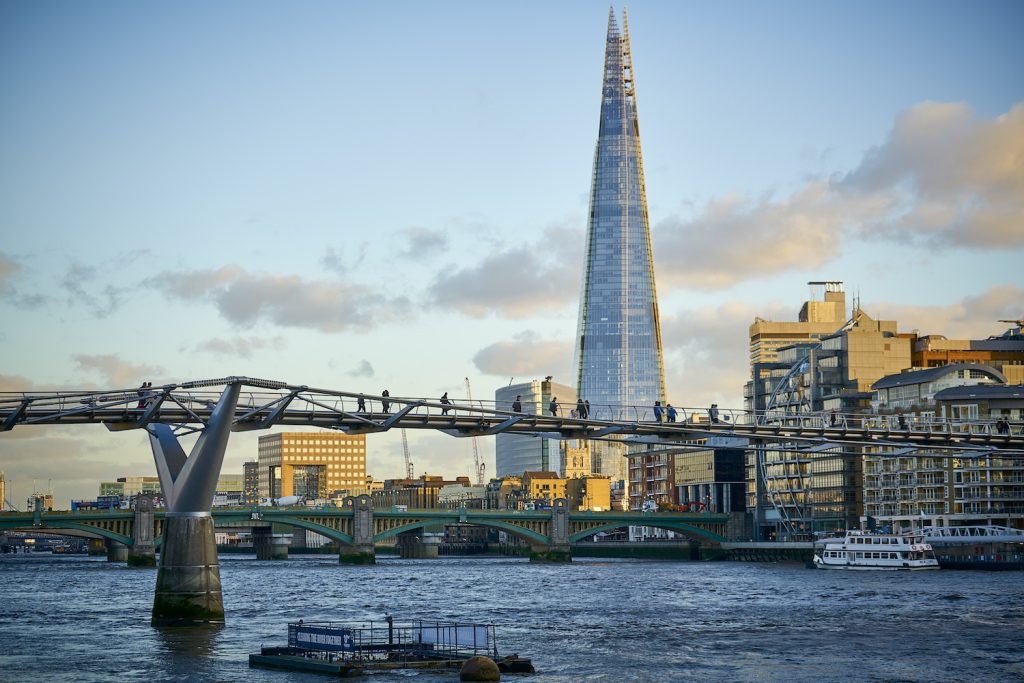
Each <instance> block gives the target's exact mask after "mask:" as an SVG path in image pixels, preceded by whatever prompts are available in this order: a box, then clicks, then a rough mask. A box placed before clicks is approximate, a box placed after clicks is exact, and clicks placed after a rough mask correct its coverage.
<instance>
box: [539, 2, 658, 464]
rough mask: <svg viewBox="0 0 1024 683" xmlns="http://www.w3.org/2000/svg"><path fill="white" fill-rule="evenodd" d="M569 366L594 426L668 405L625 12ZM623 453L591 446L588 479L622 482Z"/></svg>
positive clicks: (611, 46) (605, 93)
mask: <svg viewBox="0 0 1024 683" xmlns="http://www.w3.org/2000/svg"><path fill="white" fill-rule="evenodd" d="M574 367H575V368H576V387H577V390H578V395H579V397H580V398H582V399H584V400H587V401H590V404H591V416H592V417H594V418H596V419H637V418H636V416H635V414H634V411H635V409H637V407H641V408H642V409H646V408H648V407H650V406H652V405H654V402H655V401H661V403H662V405H664V404H665V402H666V401H665V370H664V360H663V358H662V346H661V326H660V322H659V316H658V297H657V292H656V290H655V285H654V256H653V253H652V250H651V235H650V225H649V222H648V216H647V196H646V189H645V187H644V169H643V158H642V154H641V150H640V124H639V119H638V116H637V102H636V79H635V74H634V71H633V57H632V51H631V49H630V44H629V24H628V20H627V17H626V13H625V12H623V17H622V29H621V30H620V29H619V26H618V23H617V22H616V20H615V13H614V11H610V12H609V16H608V33H607V37H606V43H605V59H604V79H603V85H602V91H601V116H600V123H599V127H598V137H597V145H596V148H595V151H594V170H593V179H592V184H591V189H590V211H589V219H588V227H587V243H586V254H585V261H584V268H583V285H582V292H581V296H580V308H579V321H578V327H577V334H576V343H575V348H574ZM625 453H626V449H625V446H623V445H622V444H620V443H617V442H609V441H602V442H592V443H591V462H592V466H593V469H594V472H595V473H597V474H604V475H607V476H609V477H611V479H612V480H617V481H621V482H625V481H627V480H628V467H627V464H626V457H625ZM520 471H522V470H521V469H520Z"/></svg>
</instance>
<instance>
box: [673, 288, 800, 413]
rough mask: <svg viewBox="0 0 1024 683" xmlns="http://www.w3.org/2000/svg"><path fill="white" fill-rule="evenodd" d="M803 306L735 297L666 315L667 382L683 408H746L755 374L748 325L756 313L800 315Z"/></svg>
mask: <svg viewBox="0 0 1024 683" xmlns="http://www.w3.org/2000/svg"><path fill="white" fill-rule="evenodd" d="M797 312H798V307H795V306H787V305H784V304H781V303H778V302H772V303H768V304H765V305H759V306H757V307H756V308H755V307H754V306H751V305H750V304H747V303H743V302H738V301H730V302H726V303H723V304H721V305H719V306H707V307H702V308H695V309H683V310H680V311H677V312H675V313H674V314H670V315H664V314H663V315H662V325H661V329H662V342H663V346H664V353H665V375H666V376H665V383H666V384H667V390H668V400H669V402H670V403H672V404H674V405H676V406H677V407H685V408H700V407H706V406H709V405H711V404H712V403H718V404H719V405H721V406H722V407H724V408H742V407H743V399H742V396H743V385H744V383H746V381H747V380H748V379H749V377H750V343H749V334H748V330H749V327H750V325H751V323H753V322H754V318H755V317H758V316H760V317H762V318H768V319H776V320H796V317H797Z"/></svg>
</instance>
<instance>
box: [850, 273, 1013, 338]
mask: <svg viewBox="0 0 1024 683" xmlns="http://www.w3.org/2000/svg"><path fill="white" fill-rule="evenodd" d="M863 308H864V310H865V311H866V312H867V313H868V315H870V316H871V317H873V318H875V319H884V320H896V321H897V322H898V323H899V329H900V330H901V331H905V330H915V329H916V330H917V331H918V333H919V334H921V335H928V334H941V335H943V336H945V337H947V338H949V339H985V338H986V337H989V336H990V335H999V334H1002V333H1003V332H1004V331H1005V330H1006V329H1007V328H1008V327H1009V326H1010V324H1009V323H1000V322H999V320H1017V319H1019V318H1020V317H1021V316H1022V315H1024V287H1017V286H1014V285H1006V286H1002V287H993V288H991V289H988V290H986V291H984V292H982V293H981V294H977V295H973V296H967V297H964V298H963V299H961V300H960V301H957V302H954V303H952V304H947V305H942V306H909V305H904V304H898V303H892V302H888V301H880V302H873V303H866V304H864V305H863Z"/></svg>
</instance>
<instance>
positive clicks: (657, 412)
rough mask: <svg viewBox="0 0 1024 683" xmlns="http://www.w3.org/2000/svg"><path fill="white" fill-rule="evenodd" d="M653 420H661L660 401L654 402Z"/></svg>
mask: <svg viewBox="0 0 1024 683" xmlns="http://www.w3.org/2000/svg"><path fill="white" fill-rule="evenodd" d="M654 421H655V422H661V401H655V402H654Z"/></svg>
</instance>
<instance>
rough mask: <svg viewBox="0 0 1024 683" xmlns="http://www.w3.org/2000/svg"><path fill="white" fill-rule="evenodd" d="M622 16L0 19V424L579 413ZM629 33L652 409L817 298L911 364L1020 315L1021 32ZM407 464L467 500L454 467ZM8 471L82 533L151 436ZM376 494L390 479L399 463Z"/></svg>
mask: <svg viewBox="0 0 1024 683" xmlns="http://www.w3.org/2000/svg"><path fill="white" fill-rule="evenodd" d="M616 9H617V11H621V7H617V8H616ZM607 12H608V5H606V4H600V3H592V2H582V1H579V2H564V3H557V4H554V5H550V4H546V3H545V4H541V3H533V2H527V3H520V4H517V5H515V6H503V5H492V4H483V5H481V4H476V3H464V2H454V3H438V4H430V3H413V2H395V3H388V4H386V5H370V6H365V5H360V4H355V3H344V2H312V1H309V2H299V3H294V4H289V5H287V6H284V5H280V4H279V3H272V2H261V1H256V2H246V3H241V2H230V1H229V2H224V3H218V4H217V5H215V6H210V5H208V4H205V3H198V2H182V3H174V4H173V5H151V4H143V5H139V4H136V3H127V2H110V3H103V4H100V5H88V6H87V5H75V4H62V5H53V4H49V3H44V4H40V3H30V2H11V3H6V4H4V5H3V6H2V7H0V38H2V40H0V56H2V59H0V85H2V87H3V88H4V92H5V93H7V97H5V100H4V104H3V105H2V106H0V150H2V154H0V231H2V234H3V236H4V240H3V241H2V243H0V315H2V316H3V321H4V324H3V325H2V326H0V348H2V349H3V350H4V362H3V364H2V365H0V390H6V391H19V390H46V389H60V388H88V387H104V388H107V387H124V388H128V387H135V386H138V384H139V383H140V382H142V381H143V380H150V381H153V382H154V383H157V384H159V383H161V382H169V381H182V380H186V379H195V378H201V377H221V376H225V375H232V374H237V375H248V376H255V377H260V376H263V377H270V378H273V379H279V380H282V381H287V382H292V383H296V384H308V385H310V386H324V387H331V388H339V389H346V390H352V391H365V392H379V391H380V390H382V389H384V388H388V389H389V390H390V391H391V393H392V394H394V395H408V396H440V395H441V394H442V393H443V392H445V391H447V392H449V395H450V396H452V397H453V398H456V399H457V398H458V397H461V396H462V395H463V394H464V378H466V377H469V378H470V380H471V382H472V386H473V389H474V392H475V393H476V394H479V395H480V396H486V395H490V394H492V393H493V391H494V390H495V389H497V388H498V387H501V386H506V385H508V384H510V383H512V382H524V381H529V380H532V379H541V378H543V377H545V376H547V375H552V376H553V377H554V379H555V381H557V382H563V383H566V384H571V383H573V382H574V381H575V379H574V377H573V368H572V356H573V339H574V335H575V327H576V322H577V321H576V315H575V313H576V307H577V305H578V297H579V283H580V281H581V279H582V272H581V264H582V263H583V252H584V248H585V241H586V237H585V231H586V225H587V215H586V213H587V210H588V200H589V195H588V190H589V188H590V182H591V174H590V170H591V163H592V159H593V152H594V148H593V141H594V126H593V122H594V118H595V117H594V103H595V100H596V99H597V98H598V97H599V95H600V88H601V79H600V75H601V74H600V73H599V72H598V70H597V69H595V68H594V64H595V63H597V62H598V61H599V60H601V59H602V58H603V53H604V41H603V40H602V38H601V37H602V36H603V35H604V31H605V23H606V21H607V16H608V15H607ZM629 18H630V34H631V38H632V47H633V61H634V64H635V65H636V70H637V73H638V81H637V84H636V87H637V90H638V96H639V98H640V100H641V101H642V108H643V126H644V127H643V129H642V136H643V139H644V143H645V149H644V153H645V154H644V162H645V171H646V180H647V198H648V204H649V212H650V225H651V231H652V240H653V246H654V254H655V273H656V277H657V281H658V294H659V299H660V308H661V322H662V333H663V341H664V354H665V366H666V367H665V372H666V378H665V379H666V385H667V386H666V397H667V399H668V400H669V401H671V402H672V403H673V404H677V405H683V406H706V405H709V404H710V403H712V402H716V403H718V404H719V405H721V406H725V407H728V406H734V407H739V406H741V405H742V397H741V392H742V387H743V383H744V382H745V381H746V379H747V377H748V375H749V368H748V349H747V328H748V326H749V325H750V323H751V322H753V320H754V317H755V316H760V317H763V318H768V319H772V318H774V319H780V320H791V319H794V317H795V314H796V312H797V311H796V310H794V309H793V305H794V304H793V302H799V301H803V300H804V299H806V298H807V297H806V284H805V283H806V282H808V281H811V280H842V281H843V282H844V283H845V285H846V289H847V292H848V293H849V294H850V297H851V298H852V297H854V296H859V299H860V302H861V305H862V306H863V307H864V309H865V310H867V311H868V312H869V313H870V314H871V315H872V316H873V317H876V318H884V319H893V320H896V321H898V322H899V326H900V328H901V329H907V330H910V329H920V330H921V331H922V333H927V332H932V333H938V334H945V335H947V336H950V337H960V338H969V337H985V336H988V335H990V334H997V333H1000V332H1002V331H1003V330H1004V329H1005V327H1006V325H1005V324H1003V323H998V322H996V321H997V320H998V319H1001V318H1006V319H1014V318H1018V317H1020V316H1022V315H1024V311H1021V303H1020V302H1021V301H1024V283H1022V281H1021V278H1020V276H1019V274H1018V273H1019V271H1020V263H1021V261H1022V256H1024V225H1022V219H1021V216H1022V215H1024V210H1022V209H1024V170H1022V168H1021V162H1020V159H1021V158H1024V82H1022V80H1021V79H1020V63H1021V58H1020V48H1019V26H1021V25H1024V5H1021V4H1020V3H1017V2H990V3H984V4H978V5H968V4H964V3H956V2H928V3H924V2H906V3H899V4H896V5H892V4H890V3H881V2H867V3H865V2H836V3H827V4H820V3H810V2H780V3H773V4H772V5H770V6H769V5H764V4H762V3H754V2H740V3H733V4H730V5H728V6H719V5H716V4H714V3H669V2H645V1H643V0H640V1H639V2H635V3H630V5H629ZM257 437H258V434H235V435H233V436H232V439H231V443H230V445H229V447H228V453H227V456H226V460H225V465H224V467H225V470H226V471H237V470H240V469H241V463H242V462H243V461H245V460H249V459H252V458H253V457H255V454H256V452H257V450H256V438H257ZM479 445H480V448H481V452H482V455H484V457H485V459H486V460H487V463H488V471H489V472H492V471H494V470H493V440H492V439H480V440H479ZM410 449H411V451H412V459H413V461H414V462H415V463H416V467H417V471H418V472H419V471H430V472H431V473H438V474H445V475H448V476H453V475H456V474H464V473H468V472H470V471H471V469H472V460H473V456H472V446H471V444H469V443H467V442H466V441H465V440H457V439H451V438H449V437H445V436H441V435H420V434H416V435H414V436H413V438H412V439H411V440H410ZM0 469H2V470H3V471H4V472H5V475H6V483H7V497H8V499H10V500H11V501H12V502H16V503H18V501H20V502H21V503H23V502H24V499H25V497H26V496H27V495H28V494H29V493H30V492H31V489H32V485H33V481H35V482H36V486H37V488H38V487H43V486H45V485H46V482H47V481H52V482H53V488H54V490H55V492H56V494H57V501H58V503H61V502H64V503H66V502H67V501H68V500H70V499H71V498H83V497H86V496H88V495H90V494H92V492H94V491H95V490H96V483H97V482H99V481H101V480H109V479H111V478H113V477H115V476H120V475H123V474H124V473H132V474H139V475H142V474H147V473H152V472H153V462H152V455H151V453H150V451H149V447H148V445H147V443H146V440H145V438H144V436H143V435H142V434H111V433H107V432H106V431H105V430H103V429H101V428H99V427H93V428H90V427H67V428H56V427H53V428H51V427H43V428H33V427H19V428H18V429H17V430H15V431H13V432H11V433H6V434H2V435H0ZM367 470H368V472H369V473H370V474H373V475H374V476H376V477H378V478H386V477H396V476H401V474H402V472H403V459H402V446H401V438H400V435H398V434H388V435H374V436H373V437H372V438H370V439H368V443H367ZM18 504H20V503H18Z"/></svg>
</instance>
